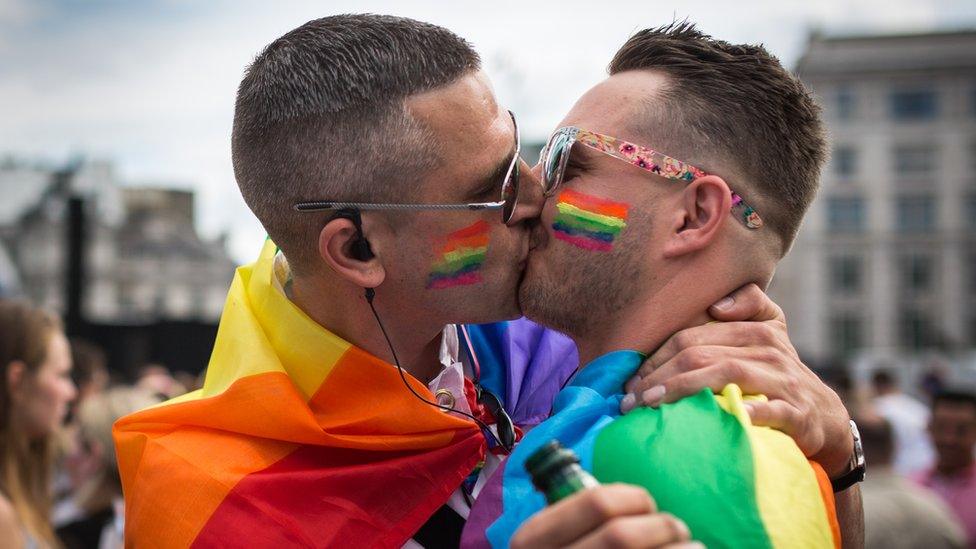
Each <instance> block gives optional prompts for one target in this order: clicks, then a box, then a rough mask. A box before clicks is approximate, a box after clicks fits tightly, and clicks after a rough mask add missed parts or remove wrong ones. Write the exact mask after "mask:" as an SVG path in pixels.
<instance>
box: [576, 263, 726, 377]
mask: <svg viewBox="0 0 976 549" xmlns="http://www.w3.org/2000/svg"><path fill="white" fill-rule="evenodd" d="M730 291H731V290H729V289H726V288H720V289H719V290H718V291H716V292H711V293H704V294H702V293H698V294H696V293H694V292H693V291H692V289H691V286H690V285H689V283H688V280H687V279H686V278H682V277H673V278H670V279H668V280H667V281H665V283H664V285H663V286H661V287H659V288H657V289H655V290H654V291H651V292H648V293H645V294H640V295H638V296H637V297H635V298H634V299H633V300H632V301H631V305H630V306H629V307H628V308H627V309H624V310H621V311H619V312H617V313H616V314H615V315H614V316H613V318H610V319H608V321H607V322H605V323H603V324H602V325H601V326H600V327H599V328H598V329H594V330H590V331H589V333H586V334H580V335H577V336H575V337H574V339H575V340H576V344H577V345H578V346H579V352H580V365H581V366H585V365H587V364H589V363H590V362H592V361H593V360H594V359H596V358H597V357H599V356H601V355H604V354H606V353H609V352H612V351H619V350H624V349H628V350H634V351H640V352H642V353H646V354H651V353H652V352H653V351H655V350H656V349H657V348H658V347H660V346H661V345H663V344H664V342H665V341H667V339H668V338H669V337H671V335H673V334H674V333H675V332H677V331H679V330H682V329H685V328H689V327H692V326H698V325H702V324H705V323H707V322H708V321H710V320H711V317H710V316H709V315H708V313H707V309H708V306H709V305H711V304H712V303H714V302H716V301H718V300H719V299H721V298H722V297H723V296H725V295H727V294H728V293H729V292H730Z"/></svg>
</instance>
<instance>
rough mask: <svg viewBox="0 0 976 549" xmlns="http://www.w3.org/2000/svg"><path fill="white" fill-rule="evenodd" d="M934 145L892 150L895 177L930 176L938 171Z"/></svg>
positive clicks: (896, 147)
mask: <svg viewBox="0 0 976 549" xmlns="http://www.w3.org/2000/svg"><path fill="white" fill-rule="evenodd" d="M935 155H936V153H935V147H933V146H932V145H897V146H895V148H894V149H893V150H892V156H893V160H894V162H893V166H892V167H893V168H894V171H895V175H899V176H903V175H912V176H918V175H930V174H932V173H933V172H934V171H935V169H936V165H937V163H936V158H935Z"/></svg>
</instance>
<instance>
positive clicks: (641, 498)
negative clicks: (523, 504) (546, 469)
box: [511, 484, 657, 548]
mask: <svg viewBox="0 0 976 549" xmlns="http://www.w3.org/2000/svg"><path fill="white" fill-rule="evenodd" d="M656 510H657V506H656V505H655V504H654V500H653V499H651V496H650V495H649V494H648V493H647V491H646V490H644V489H643V488H639V487H637V486H630V485H626V484H607V485H603V486H598V487H596V488H593V489H590V490H585V491H582V492H579V493H577V494H574V495H572V496H570V497H568V498H566V499H564V500H562V501H559V502H557V503H556V504H554V505H551V506H549V507H546V508H545V509H543V510H542V511H539V512H538V513H536V514H535V515H534V516H533V517H532V518H530V519H529V520H527V521H526V522H525V524H523V525H522V527H521V528H519V530H518V531H517V532H515V536H514V537H513V538H512V543H511V546H512V547H514V548H517V547H562V546H565V545H568V544H570V543H573V542H576V541H577V540H580V539H581V538H583V537H584V536H586V535H588V534H589V533H590V532H592V531H594V530H596V529H597V528H598V527H600V526H602V525H604V523H606V522H608V521H610V520H611V519H616V518H621V517H628V516H639V515H649V514H651V513H654V512H655V511H656Z"/></svg>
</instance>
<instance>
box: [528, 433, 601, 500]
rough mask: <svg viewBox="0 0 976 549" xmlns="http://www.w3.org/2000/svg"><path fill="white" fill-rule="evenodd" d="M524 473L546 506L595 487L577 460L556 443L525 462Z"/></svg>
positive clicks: (593, 480) (574, 455) (567, 450)
mask: <svg viewBox="0 0 976 549" xmlns="http://www.w3.org/2000/svg"><path fill="white" fill-rule="evenodd" d="M525 470H526V471H528V473H529V475H530V476H531V477H532V484H534V485H535V487H536V489H537V490H539V491H540V492H542V494H543V495H545V496H546V501H547V502H548V504H549V505H552V504H553V503H556V502H557V501H559V500H561V499H563V498H565V497H567V496H571V495H573V494H575V493H576V492H579V491H580V490H586V489H588V488H593V487H595V486H599V485H600V483H599V482H597V480H596V479H595V478H593V475H591V474H589V473H588V472H586V471H584V470H583V468H582V467H580V465H579V458H578V457H577V456H576V454H575V453H574V452H573V451H572V450H569V449H567V448H563V446H562V445H561V444H559V441H558V440H553V441H551V442H549V443H548V444H546V445H545V446H543V447H542V448H539V449H538V450H536V451H535V453H533V454H532V455H531V456H529V458H528V459H526V460H525Z"/></svg>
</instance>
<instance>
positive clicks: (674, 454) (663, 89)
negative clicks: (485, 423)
mask: <svg viewBox="0 0 976 549" xmlns="http://www.w3.org/2000/svg"><path fill="white" fill-rule="evenodd" d="M732 106H734V107H735V108H734V109H732V108H731V107H732ZM825 148H826V142H825V139H824V136H823V129H822V123H821V121H820V116H819V108H818V107H817V106H816V105H815V103H814V102H813V100H812V98H811V97H810V96H809V95H808V93H807V92H806V90H805V89H804V88H803V85H802V84H801V83H800V82H799V81H798V80H797V79H796V78H795V77H793V76H791V75H790V74H789V73H787V72H786V71H785V70H784V69H783V68H782V67H781V66H780V64H779V62H778V61H777V60H776V59H775V58H773V57H772V56H770V55H769V54H768V53H767V52H766V51H765V50H763V49H762V48H761V47H753V46H743V45H732V44H727V43H725V42H721V41H717V40H713V39H711V38H710V37H708V36H706V35H703V34H702V33H700V32H698V31H697V30H696V29H695V28H694V27H693V26H692V25H689V24H686V23H682V24H673V25H670V26H667V27H664V28H661V29H648V30H645V31H641V32H638V33H637V34H636V35H634V36H633V37H632V38H631V39H630V40H628V42H627V43H626V44H625V45H624V46H623V47H622V48H621V49H620V51H619V52H618V53H617V55H616V56H615V58H614V60H613V61H612V62H611V64H610V77H609V78H608V79H607V80H605V81H604V82H602V83H600V84H598V85H597V86H595V87H594V88H592V89H591V90H590V91H588V92H587V93H586V94H584V95H583V97H582V98H581V99H580V100H579V101H578V102H577V103H576V105H575V106H574V107H573V109H572V110H571V111H570V113H569V114H568V115H567V116H566V118H565V119H564V121H563V123H562V124H561V127H560V128H559V129H558V130H556V131H555V132H554V133H553V134H552V136H551V137H550V138H549V140H548V142H547V144H546V146H545V148H544V149H543V152H542V155H541V160H540V166H539V170H540V171H541V179H542V183H543V188H544V193H545V195H546V196H547V203H546V206H545V208H544V209H543V212H542V215H541V216H540V220H539V223H538V224H537V225H536V226H535V227H534V230H533V237H532V241H533V246H532V249H531V252H530V255H529V262H528V265H527V267H526V273H525V278H524V280H523V283H522V285H521V287H520V302H521V304H522V307H523V312H524V313H525V314H526V315H527V316H528V317H529V318H531V319H533V320H536V321H538V322H540V323H542V324H544V325H546V326H551V327H554V328H556V329H559V330H561V331H563V332H565V333H567V334H569V335H570V336H571V337H572V338H573V339H574V341H575V342H576V343H577V345H578V347H579V352H580V364H581V365H584V366H582V368H581V370H580V371H579V372H578V373H577V375H576V376H575V377H574V378H573V379H572V380H570V382H569V383H568V384H567V385H566V388H565V389H564V390H563V391H561V392H560V393H559V394H558V395H557V396H556V400H555V404H554V407H553V415H552V417H550V418H549V419H548V420H546V421H544V422H542V423H541V424H540V425H538V426H537V427H535V428H534V429H533V430H532V431H531V432H529V434H528V435H527V436H526V437H525V438H524V439H523V441H522V442H521V443H520V445H519V446H518V447H517V448H516V450H515V452H514V453H513V454H512V455H511V456H510V457H509V458H508V460H507V462H506V463H505V465H504V467H503V469H502V470H501V471H499V472H498V473H496V474H495V476H494V477H493V479H492V481H491V483H490V484H489V486H488V487H487V488H486V489H485V491H484V492H483V494H482V496H481V497H480V498H479V500H478V502H477V503H476V506H475V509H474V510H473V511H472V516H471V518H470V519H469V523H468V525H467V528H466V531H465V537H466V539H467V541H468V542H469V543H470V544H471V545H480V544H484V543H485V542H490V545H491V546H493V547H503V546H508V544H509V543H511V545H512V546H513V547H515V546H518V547H536V546H540V545H563V544H571V543H578V544H580V545H581V546H587V545H592V546H598V545H600V544H604V543H607V542H608V541H609V540H610V539H611V538H608V537H601V533H599V532H592V531H591V529H592V527H593V524H595V523H594V522H593V521H592V520H579V521H575V522H570V523H567V522H565V521H563V520H561V516H560V515H561V513H565V512H567V509H568V508H569V507H571V506H573V505H575V502H573V501H571V500H572V498H569V499H567V500H566V501H564V502H560V503H559V504H557V505H554V506H552V507H548V508H546V507H545V502H544V500H543V498H542V496H541V495H540V494H538V493H537V492H535V490H533V486H532V485H533V482H532V479H531V478H530V477H529V475H528V473H527V472H526V469H525V466H524V464H525V463H526V460H527V459H529V457H530V456H531V455H532V453H533V452H535V451H536V450H538V449H540V448H542V447H544V446H545V445H546V444H548V443H549V442H550V441H551V440H553V439H557V440H559V441H560V442H561V443H562V444H563V445H564V446H567V447H571V448H572V449H573V450H575V451H576V452H577V454H579V457H580V460H581V463H582V464H583V466H584V467H585V468H587V469H589V470H591V471H592V472H593V473H594V475H595V476H596V477H597V479H598V480H601V481H604V482H627V483H630V484H635V485H639V486H643V487H644V488H645V489H646V490H647V491H648V492H649V493H650V495H651V496H652V497H653V498H654V500H655V501H656V503H657V506H658V508H659V509H663V510H666V511H668V512H671V513H674V514H675V515H677V516H678V518H680V519H682V520H683V521H684V523H686V524H687V527H686V528H685V530H688V529H690V531H691V534H692V536H693V538H694V539H696V540H702V541H705V542H706V545H708V546H709V547H712V546H730V547H733V546H734V547H738V546H743V547H745V546H748V547H762V546H774V547H785V546H806V547H832V546H839V544H840V541H841V531H840V530H841V528H840V527H844V528H843V529H844V531H843V541H844V544H845V546H846V545H852V546H857V545H859V544H860V543H861V535H862V529H861V528H860V526H859V522H860V494H859V491H858V489H857V488H856V483H857V482H858V481H859V480H861V479H863V476H864V463H863V456H862V455H861V453H860V450H859V447H858V445H857V444H856V441H857V431H856V426H855V425H854V424H853V422H849V418H848V417H847V414H846V413H843V412H840V413H839V414H838V417H836V420H837V421H838V423H839V424H840V426H841V427H840V428H839V429H838V431H839V432H838V433H837V434H836V435H832V436H836V437H837V438H838V439H839V440H825V439H824V438H823V437H822V435H813V436H805V435H801V434H800V433H799V432H798V431H796V430H793V426H796V425H802V424H803V423H804V418H803V412H801V410H800V409H799V407H797V406H796V404H795V402H796V401H795V400H794V398H793V397H794V396H795V394H794V393H795V392H796V388H797V386H796V384H795V383H794V382H791V380H789V379H787V378H786V377H782V378H780V380H779V382H776V381H773V380H772V379H768V378H767V379H766V380H765V381H764V382H759V383H757V382H756V381H755V379H749V376H746V375H742V373H743V372H744V371H746V368H747V367H748V362H747V361H749V360H752V358H748V357H746V356H745V355H743V354H741V353H739V352H737V350H736V349H733V348H729V347H724V346H723V345H722V344H721V343H718V342H720V341H721V340H722V339H723V338H725V339H731V338H735V337H738V334H737V333H736V331H735V330H734V328H733V327H732V326H731V325H724V326H723V325H712V326H705V324H706V323H708V322H709V321H710V320H711V316H710V314H709V310H710V307H709V306H710V305H711V304H712V303H714V302H715V301H716V299H718V298H720V297H721V296H722V295H725V294H727V293H728V292H730V291H731V290H733V289H735V288H737V287H741V286H743V285H745V284H750V283H754V284H758V285H760V286H765V285H766V284H768V282H769V280H770V279H771V277H772V275H773V271H774V269H775V265H776V263H777V262H778V261H779V259H780V258H782V256H783V255H784V254H785V253H786V251H787V250H788V249H789V247H790V244H791V243H792V240H793V237H794V236H795V234H796V231H797V228H798V226H799V223H800V220H801V219H802V216H803V213H804V212H805V210H806V208H807V206H808V205H809V203H810V201H811V200H812V199H813V196H814V195H815V193H816V189H817V186H818V181H819V172H820V168H821V165H822V163H823V160H824V158H825V152H824V151H825ZM672 155H673V156H672ZM676 157H678V158H681V160H678V158H676ZM723 328H727V329H724V330H723ZM705 329H710V330H711V334H712V337H713V338H714V339H713V341H715V342H717V343H718V344H717V345H706V346H699V347H697V348H692V349H687V350H680V351H679V352H677V353H674V352H673V351H672V352H669V351H668V350H667V348H669V347H670V348H672V349H674V348H679V349H680V348H681V347H683V346H684V345H686V343H682V342H681V341H680V340H681V339H684V338H688V337H696V336H700V335H701V334H703V333H705ZM723 332H724V333H723ZM676 333H677V334H678V335H677V336H675V335H674V334H676ZM658 349H666V350H665V352H664V353H663V355H664V356H665V358H663V359H662V358H660V357H657V356H651V358H650V359H649V360H646V359H647V356H648V355H649V354H651V353H653V352H654V351H655V350H658ZM668 354H670V355H671V356H670V357H668V356H667V355H668ZM703 355H704V357H707V358H710V359H712V360H715V361H721V362H725V364H726V365H729V366H732V367H731V368H729V369H728V370H727V372H726V374H725V375H719V376H713V377H712V378H711V379H709V380H707V381H704V378H705V376H704V375H703V372H704V370H703V369H698V368H696V367H695V365H694V362H695V361H696V360H700V359H701V358H702V357H703ZM760 360H761V359H760ZM734 372H738V373H734ZM807 375H808V376H811V377H812V376H813V374H812V373H808V374H807ZM681 377H685V380H684V381H685V383H681V382H680V381H679V378H681ZM694 377H698V378H699V380H700V383H698V384H693V383H692V384H687V380H688V378H694ZM689 385H690V386H691V387H693V388H691V387H689ZM702 388H704V390H701V389H702ZM689 389H691V390H689ZM743 392H745V393H747V394H748V393H762V394H764V397H762V398H753V397H748V396H746V397H743ZM638 404H643V405H646V406H650V407H653V408H641V409H639V410H637V411H634V412H631V413H630V414H629V415H626V416H623V417H621V416H620V412H621V410H622V411H624V412H628V411H630V410H633V409H634V408H635V405H638ZM750 415H751V416H752V418H750V417H749V416H750ZM771 416H778V417H780V418H786V421H782V422H781V423H780V422H777V421H772V422H770V421H768V419H769V418H770V417H771ZM754 421H755V422H756V423H759V424H766V425H769V424H773V425H774V426H776V427H780V428H782V429H783V430H784V431H787V432H791V434H793V436H794V438H795V439H796V440H795V445H794V444H793V441H789V438H788V437H785V436H784V435H783V434H782V433H777V432H775V431H772V430H771V429H769V428H768V427H757V426H756V425H755V424H754V423H753V422H754ZM798 435H799V436H798ZM845 440H846V441H848V442H849V443H850V444H851V445H853V446H854V449H853V450H852V451H851V452H850V453H849V454H847V455H843V454H836V453H835V452H834V450H833V447H834V446H835V445H836V444H837V443H838V442H840V441H845ZM808 457H809V459H810V461H809V462H808V461H807V458H808ZM832 492H836V512H835V496H834V494H833V493H832ZM630 497H633V496H630ZM630 505H635V504H634V503H631V504H630ZM787 509H788V510H789V511H788V512H786V513H783V512H781V511H782V510H787ZM536 512H538V514H536V515H535V516H532V514H533V513H536ZM838 515H839V517H840V518H841V521H840V523H841V524H838V522H836V518H837V516H838ZM530 517H531V518H530ZM520 527H521V530H518V531H516V530H517V529H518V528H520ZM617 534H618V535H619V537H617V538H612V539H615V540H617V541H620V540H621V539H623V540H626V542H627V543H629V542H631V541H633V542H635V543H639V542H640V541H641V540H640V538H639V536H636V535H635V534H634V533H633V532H629V533H628V532H617Z"/></svg>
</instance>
